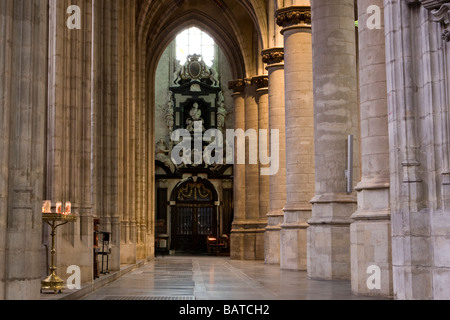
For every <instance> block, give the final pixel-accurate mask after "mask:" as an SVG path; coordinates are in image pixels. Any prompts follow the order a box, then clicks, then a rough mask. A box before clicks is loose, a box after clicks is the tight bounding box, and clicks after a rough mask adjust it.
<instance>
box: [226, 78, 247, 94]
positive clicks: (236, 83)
mask: <svg viewBox="0 0 450 320" xmlns="http://www.w3.org/2000/svg"><path fill="white" fill-rule="evenodd" d="M244 88H245V83H244V79H237V80H232V81H229V82H228V89H230V90H233V93H235V94H239V93H242V92H244Z"/></svg>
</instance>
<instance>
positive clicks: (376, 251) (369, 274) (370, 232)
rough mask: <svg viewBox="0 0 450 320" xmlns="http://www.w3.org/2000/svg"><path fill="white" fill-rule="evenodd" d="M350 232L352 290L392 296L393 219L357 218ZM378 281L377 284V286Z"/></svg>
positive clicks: (366, 294) (368, 294)
mask: <svg viewBox="0 0 450 320" xmlns="http://www.w3.org/2000/svg"><path fill="white" fill-rule="evenodd" d="M350 235H351V239H350V240H351V271H352V272H351V283H352V292H353V293H354V294H356V295H364V296H376V297H392V296H393V283H392V259H391V257H392V251H391V241H390V239H391V223H390V221H386V220H384V221H383V220H380V221H377V220H360V221H355V222H353V223H352V224H351V226H350ZM371 268H375V269H376V271H374V269H371ZM369 278H370V279H369ZM368 282H370V283H369V284H368ZM370 284H372V285H370ZM375 284H377V286H376V287H374V286H373V285H375Z"/></svg>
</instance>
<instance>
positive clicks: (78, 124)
mask: <svg viewBox="0 0 450 320" xmlns="http://www.w3.org/2000/svg"><path fill="white" fill-rule="evenodd" d="M71 4H73V5H77V6H79V7H80V19H81V21H82V23H81V26H80V29H69V28H67V27H66V21H67V20H66V19H67V16H68V15H67V13H66V11H67V6H66V5H67V2H65V1H50V2H49V15H50V17H49V34H50V35H49V42H50V43H49V71H48V123H47V185H46V188H47V190H46V196H47V198H48V200H53V201H63V202H64V201H71V202H72V205H73V211H74V213H75V214H77V215H78V219H77V222H75V223H70V224H67V225H65V226H63V227H61V228H59V229H58V232H57V239H56V242H57V247H58V249H57V250H58V252H57V254H56V265H57V267H58V270H59V274H60V276H61V277H62V279H63V280H65V278H67V277H68V275H66V274H65V272H64V271H66V269H67V267H68V266H70V265H77V266H79V267H80V268H81V280H82V282H83V283H89V282H92V279H93V276H92V275H93V267H92V265H93V263H92V261H93V250H92V243H93V231H94V230H93V211H92V201H91V200H92V197H91V195H92V193H91V187H92V180H91V178H92V163H91V160H92V158H91V156H92V136H93V135H92V118H91V115H92V97H93V96H92V94H93V92H92V72H93V70H94V68H93V61H92V45H93V29H92V28H93V24H92V21H93V17H92V13H93V12H92V10H93V6H92V0H78V1H74V2H72V3H71ZM48 234H49V228H48V227H46V231H45V235H48ZM46 241H47V242H48V241H49V239H46Z"/></svg>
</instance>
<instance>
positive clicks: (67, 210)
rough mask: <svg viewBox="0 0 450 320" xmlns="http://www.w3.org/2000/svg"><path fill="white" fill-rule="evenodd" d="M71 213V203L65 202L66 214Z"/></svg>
mask: <svg viewBox="0 0 450 320" xmlns="http://www.w3.org/2000/svg"><path fill="white" fill-rule="evenodd" d="M71 213H72V203H71V202H70V201H67V202H66V215H67V214H71Z"/></svg>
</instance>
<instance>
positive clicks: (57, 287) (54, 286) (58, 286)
mask: <svg viewBox="0 0 450 320" xmlns="http://www.w3.org/2000/svg"><path fill="white" fill-rule="evenodd" d="M42 220H43V221H44V222H46V223H47V224H48V225H49V226H50V227H51V229H52V232H51V236H52V249H51V266H50V272H51V273H50V275H49V276H48V277H47V278H46V279H45V280H42V282H41V293H42V292H43V291H44V290H49V291H53V292H54V293H55V294H57V293H62V290H63V289H64V281H63V280H62V279H61V278H60V277H59V276H57V275H56V269H57V268H56V267H55V254H56V249H55V236H56V229H57V228H58V227H61V226H63V225H65V224H67V223H69V222H74V221H76V216H74V215H73V214H61V213H43V214H42Z"/></svg>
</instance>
